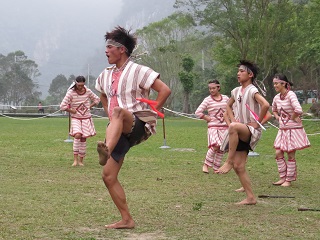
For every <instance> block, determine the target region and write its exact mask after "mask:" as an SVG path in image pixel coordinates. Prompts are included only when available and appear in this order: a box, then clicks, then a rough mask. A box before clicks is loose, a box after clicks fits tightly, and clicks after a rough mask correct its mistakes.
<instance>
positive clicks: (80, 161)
mask: <svg viewBox="0 0 320 240" xmlns="http://www.w3.org/2000/svg"><path fill="white" fill-rule="evenodd" d="M79 166H82V167H83V166H84V164H83V157H79Z"/></svg>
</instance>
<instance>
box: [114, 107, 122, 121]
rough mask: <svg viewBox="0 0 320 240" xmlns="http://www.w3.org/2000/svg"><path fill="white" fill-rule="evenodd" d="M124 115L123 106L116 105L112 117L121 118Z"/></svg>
mask: <svg viewBox="0 0 320 240" xmlns="http://www.w3.org/2000/svg"><path fill="white" fill-rule="evenodd" d="M122 115H123V109H122V108H121V107H115V108H114V109H113V112H112V118H119V117H121V116H122Z"/></svg>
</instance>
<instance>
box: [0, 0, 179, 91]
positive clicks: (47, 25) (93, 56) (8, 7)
mask: <svg viewBox="0 0 320 240" xmlns="http://www.w3.org/2000/svg"><path fill="white" fill-rule="evenodd" d="M173 2H174V0H165V1H159V0H132V1H131V0H0V6H1V13H0V54H3V55H7V54H8V53H11V52H14V51H17V50H21V51H23V52H24V53H25V54H26V55H27V57H28V59H31V60H34V61H35V62H36V64H38V66H39V67H38V68H39V71H40V73H41V76H40V77H39V78H38V79H37V81H38V83H39V86H40V91H42V93H43V95H46V91H47V90H48V89H49V86H50V83H51V82H52V80H53V79H54V78H55V77H56V76H57V75H58V74H64V75H65V76H66V77H69V75H70V74H74V75H86V74H87V73H88V72H89V70H88V69H89V66H90V74H91V75H94V76H97V74H99V73H100V72H101V71H102V70H103V68H104V67H106V66H107V64H108V63H107V59H106V57H105V53H104V49H105V40H104V34H105V33H106V31H110V30H112V29H113V28H114V27H115V26H117V25H118V24H120V25H122V24H124V26H126V24H128V25H131V24H132V25H133V26H130V27H133V29H136V28H137V27H141V24H144V23H147V22H148V21H150V20H152V18H153V17H154V20H156V19H158V18H159V17H158V18H157V14H159V16H162V15H165V14H169V13H170V12H171V11H172V9H171V8H172V5H173ZM168 6H170V7H171V8H169V10H168V9H167V8H168ZM126 27H127V26H126Z"/></svg>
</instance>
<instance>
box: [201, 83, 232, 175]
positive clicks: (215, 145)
mask: <svg viewBox="0 0 320 240" xmlns="http://www.w3.org/2000/svg"><path fill="white" fill-rule="evenodd" d="M208 88H209V92H210V96H208V97H206V98H205V99H204V100H203V101H202V103H201V104H200V105H199V107H198V108H197V110H196V112H195V114H196V115H197V116H198V117H199V118H201V119H204V120H205V121H207V123H208V148H209V149H208V152H207V155H206V158H205V160H204V163H203V166H202V171H203V172H204V173H209V172H208V167H211V168H213V170H214V171H216V170H218V169H219V168H220V165H221V160H222V157H223V151H221V150H220V146H221V141H222V140H223V136H224V133H225V132H226V131H227V129H228V125H227V123H226V122H225V120H224V112H225V110H226V106H227V102H228V100H229V98H228V97H227V96H225V95H222V94H220V89H221V88H220V83H219V81H218V80H212V81H209V83H208ZM204 111H207V115H206V114H204Z"/></svg>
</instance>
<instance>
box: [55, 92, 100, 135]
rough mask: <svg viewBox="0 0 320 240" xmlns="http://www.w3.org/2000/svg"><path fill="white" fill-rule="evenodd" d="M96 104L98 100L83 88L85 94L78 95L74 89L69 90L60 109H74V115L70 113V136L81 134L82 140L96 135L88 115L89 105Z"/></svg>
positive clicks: (89, 114)
mask: <svg viewBox="0 0 320 240" xmlns="http://www.w3.org/2000/svg"><path fill="white" fill-rule="evenodd" d="M92 102H94V103H95V104H98V103H99V102H100V98H99V97H98V96H97V95H96V94H94V93H93V92H92V91H91V90H90V89H89V88H87V87H86V86H85V93H84V94H78V93H77V92H76V91H75V90H74V89H69V90H68V91H67V94H66V96H65V97H64V98H63V100H62V102H61V104H60V109H61V110H62V111H65V110H67V109H69V108H72V109H75V110H76V111H77V112H76V113H71V114H70V115H71V128H70V135H71V136H74V135H75V134H77V133H81V134H82V137H83V138H87V137H91V136H94V135H96V131H95V128H94V124H93V121H92V118H91V113H90V104H91V103H92Z"/></svg>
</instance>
